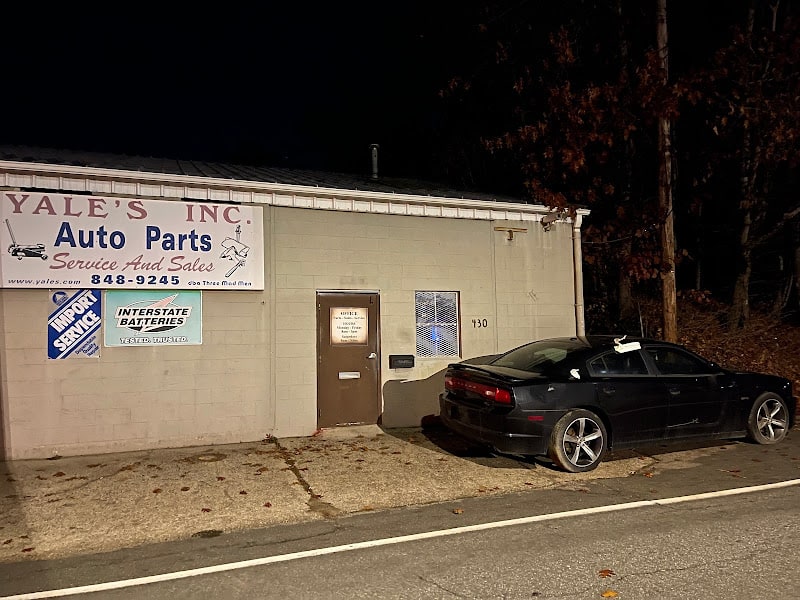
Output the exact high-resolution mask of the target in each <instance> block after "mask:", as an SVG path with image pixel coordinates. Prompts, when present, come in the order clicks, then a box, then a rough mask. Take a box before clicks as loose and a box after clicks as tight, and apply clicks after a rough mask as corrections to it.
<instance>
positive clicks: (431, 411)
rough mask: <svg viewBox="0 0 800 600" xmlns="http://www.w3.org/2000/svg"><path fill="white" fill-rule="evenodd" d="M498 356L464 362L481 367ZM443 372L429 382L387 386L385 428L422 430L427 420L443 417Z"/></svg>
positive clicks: (407, 381) (397, 381) (406, 381)
mask: <svg viewBox="0 0 800 600" xmlns="http://www.w3.org/2000/svg"><path fill="white" fill-rule="evenodd" d="M496 357H497V355H496V354H490V355H486V356H476V357H474V358H469V359H466V360H463V361H461V362H463V363H466V364H473V365H480V364H486V363H488V362H490V361H491V360H492V359H494V358H496ZM446 370H447V369H446V368H445V369H440V370H439V371H437V372H436V373H434V374H433V375H430V376H429V377H426V378H425V379H393V380H391V381H387V382H386V383H385V384H384V386H383V415H382V417H381V425H383V426H384V427H419V426H420V425H421V424H422V423H423V420H424V419H426V418H428V419H429V418H432V417H435V416H437V415H438V414H439V394H441V393H442V392H444V374H445V371H446Z"/></svg>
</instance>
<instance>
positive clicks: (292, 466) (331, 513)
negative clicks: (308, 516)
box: [265, 436, 342, 519]
mask: <svg viewBox="0 0 800 600" xmlns="http://www.w3.org/2000/svg"><path fill="white" fill-rule="evenodd" d="M265 441H268V442H271V443H272V444H274V445H275V448H276V449H277V450H278V453H279V455H280V457H281V458H282V459H283V461H284V462H285V463H286V466H287V467H288V468H289V470H290V471H291V472H292V473H294V476H295V477H296V478H297V482H298V483H299V484H300V485H301V486H302V487H303V489H304V490H305V491H306V493H307V494H308V501H307V502H306V504H307V505H308V508H309V510H311V511H312V512H315V513H318V514H319V515H321V516H322V517H324V518H326V519H333V518H335V517H337V516H339V515H340V514H341V513H342V510H341V509H339V508H336V507H335V506H334V505H333V504H331V503H330V502H325V501H324V500H321V498H322V495H320V494H317V493H316V492H315V491H314V490H313V489H312V487H311V484H310V483H308V481H306V478H305V477H303V473H302V472H301V471H300V468H299V467H298V466H297V463H296V462H295V460H294V458H293V457H292V454H291V453H290V452H289V450H287V449H286V448H284V447H283V446H281V444H280V442H279V441H278V438H276V437H272V436H270V437H268V438H267V439H266V440H265Z"/></svg>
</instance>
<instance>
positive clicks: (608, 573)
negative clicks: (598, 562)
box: [597, 569, 616, 578]
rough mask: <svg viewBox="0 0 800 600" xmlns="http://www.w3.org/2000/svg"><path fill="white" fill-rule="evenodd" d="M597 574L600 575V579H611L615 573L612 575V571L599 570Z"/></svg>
mask: <svg viewBox="0 0 800 600" xmlns="http://www.w3.org/2000/svg"><path fill="white" fill-rule="evenodd" d="M597 574H598V575H600V577H602V578H606V577H613V576H614V575H616V573H614V571H612V570H611V569H600V571H599V572H598V573H597Z"/></svg>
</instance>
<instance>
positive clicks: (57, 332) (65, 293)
mask: <svg viewBox="0 0 800 600" xmlns="http://www.w3.org/2000/svg"><path fill="white" fill-rule="evenodd" d="M50 300H51V302H52V303H53V306H54V308H53V311H52V312H51V313H50V317H49V318H48V319H47V357H48V358H53V359H59V358H75V357H82V358H98V357H99V356H100V344H99V340H98V337H97V336H98V334H99V332H100V324H101V323H102V319H101V315H102V310H101V302H100V292H99V291H97V290H79V291H77V292H76V291H75V290H56V291H54V292H53V293H52V295H51V296H50Z"/></svg>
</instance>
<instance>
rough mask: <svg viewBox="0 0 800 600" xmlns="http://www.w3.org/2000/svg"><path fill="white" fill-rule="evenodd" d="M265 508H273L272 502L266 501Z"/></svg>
mask: <svg viewBox="0 0 800 600" xmlns="http://www.w3.org/2000/svg"><path fill="white" fill-rule="evenodd" d="M264 508H272V502H264Z"/></svg>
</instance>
